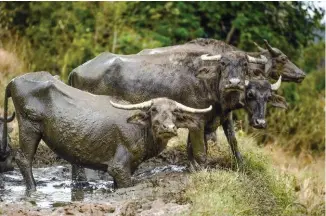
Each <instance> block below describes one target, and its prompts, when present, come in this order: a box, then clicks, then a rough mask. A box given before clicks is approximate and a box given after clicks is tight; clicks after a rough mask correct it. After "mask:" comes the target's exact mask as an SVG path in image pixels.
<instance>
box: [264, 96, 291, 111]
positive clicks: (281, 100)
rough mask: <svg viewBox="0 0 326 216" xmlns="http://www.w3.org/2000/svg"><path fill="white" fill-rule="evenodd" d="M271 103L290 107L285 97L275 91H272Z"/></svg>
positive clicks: (281, 106)
mask: <svg viewBox="0 0 326 216" xmlns="http://www.w3.org/2000/svg"><path fill="white" fill-rule="evenodd" d="M269 103H270V104H271V105H272V106H274V107H279V108H282V109H287V108H288V103H287V102H286V100H285V98H284V97H282V96H279V95H277V94H274V93H272V97H271V98H270V99H269Z"/></svg>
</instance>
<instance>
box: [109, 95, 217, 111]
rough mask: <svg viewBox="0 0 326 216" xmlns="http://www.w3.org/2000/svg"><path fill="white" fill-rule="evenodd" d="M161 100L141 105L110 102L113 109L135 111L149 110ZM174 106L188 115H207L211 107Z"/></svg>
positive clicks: (178, 104) (176, 103) (153, 100)
mask: <svg viewBox="0 0 326 216" xmlns="http://www.w3.org/2000/svg"><path fill="white" fill-rule="evenodd" d="M158 100H162V98H161V99H160V98H159V99H152V100H149V101H145V102H142V103H138V104H118V103H114V102H112V101H110V103H111V104H112V106H113V107H115V108H118V109H124V110H135V109H149V108H150V107H151V106H152V105H153V103H154V102H155V101H158ZM174 103H175V105H176V106H177V108H178V109H180V110H181V111H184V112H189V113H207V112H209V111H211V110H212V105H210V106H209V107H208V108H205V109H195V108H192V107H188V106H185V105H183V104H181V103H178V102H176V101H174Z"/></svg>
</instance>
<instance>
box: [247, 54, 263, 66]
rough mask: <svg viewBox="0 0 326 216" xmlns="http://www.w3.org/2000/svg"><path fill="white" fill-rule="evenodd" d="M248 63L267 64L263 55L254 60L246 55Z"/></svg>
mask: <svg viewBox="0 0 326 216" xmlns="http://www.w3.org/2000/svg"><path fill="white" fill-rule="evenodd" d="M247 58H248V62H250V63H256V64H266V63H267V58H266V57H265V56H263V55H260V58H255V57H252V56H250V55H247Z"/></svg>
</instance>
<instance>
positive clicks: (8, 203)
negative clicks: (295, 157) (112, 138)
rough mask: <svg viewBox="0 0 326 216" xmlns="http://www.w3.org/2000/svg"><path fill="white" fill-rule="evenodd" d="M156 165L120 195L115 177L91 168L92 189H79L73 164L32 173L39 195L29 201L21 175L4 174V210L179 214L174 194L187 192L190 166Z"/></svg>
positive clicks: (144, 170) (0, 206)
mask: <svg viewBox="0 0 326 216" xmlns="http://www.w3.org/2000/svg"><path fill="white" fill-rule="evenodd" d="M152 166H153V164H150V165H149V166H146V165H145V166H144V168H142V169H140V170H138V171H137V172H136V173H135V174H134V176H133V182H134V186H133V187H129V188H121V189H117V190H114V189H113V180H112V178H111V177H110V176H109V175H107V174H106V173H103V172H98V171H93V170H88V169H87V170H86V173H87V177H88V179H89V181H88V185H83V186H82V187H81V186H79V187H76V186H75V187H74V185H73V184H72V182H71V170H70V166H69V165H67V166H52V167H46V168H33V174H34V178H35V180H36V183H37V191H36V192H34V193H33V194H31V195H30V196H27V195H26V192H25V184H24V181H23V179H22V176H21V174H20V172H19V170H18V169H15V170H14V171H12V172H7V173H4V174H3V178H4V182H5V187H4V189H1V190H0V199H1V203H0V211H3V212H2V213H3V214H5V215H20V213H21V215H44V214H50V213H51V214H53V215H87V214H93V213H94V212H97V213H96V214H95V215H152V214H153V211H154V212H157V211H161V213H162V214H159V215H171V214H174V213H175V212H177V210H173V209H174V208H176V207H178V206H179V204H176V200H173V199H174V195H176V194H178V193H179V192H180V191H181V190H182V189H183V186H184V184H185V180H186V178H185V176H186V167H185V166H181V165H162V164H161V166H156V167H154V168H153V167H152ZM171 202H172V203H171ZM17 204H18V205H17ZM184 207H185V206H183V207H182V209H183V208H184ZM188 207H189V206H187V209H188ZM155 208H158V209H156V210H155ZM1 209H2V210H1ZM162 209H163V210H162ZM164 209H165V210H164ZM171 209H172V212H170V211H171ZM182 211H184V210H182ZM92 212H93V213H92ZM128 212H129V213H128ZM146 212H148V213H146Z"/></svg>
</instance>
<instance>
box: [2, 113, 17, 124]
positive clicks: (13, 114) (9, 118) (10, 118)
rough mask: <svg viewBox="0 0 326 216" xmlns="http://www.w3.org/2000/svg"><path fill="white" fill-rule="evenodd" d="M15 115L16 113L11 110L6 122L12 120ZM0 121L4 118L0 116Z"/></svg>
mask: <svg viewBox="0 0 326 216" xmlns="http://www.w3.org/2000/svg"><path fill="white" fill-rule="evenodd" d="M15 115H16V113H15V112H13V113H12V115H11V116H10V117H8V118H7V122H11V121H12V120H14V119H15ZM0 121H4V118H2V117H0Z"/></svg>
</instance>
